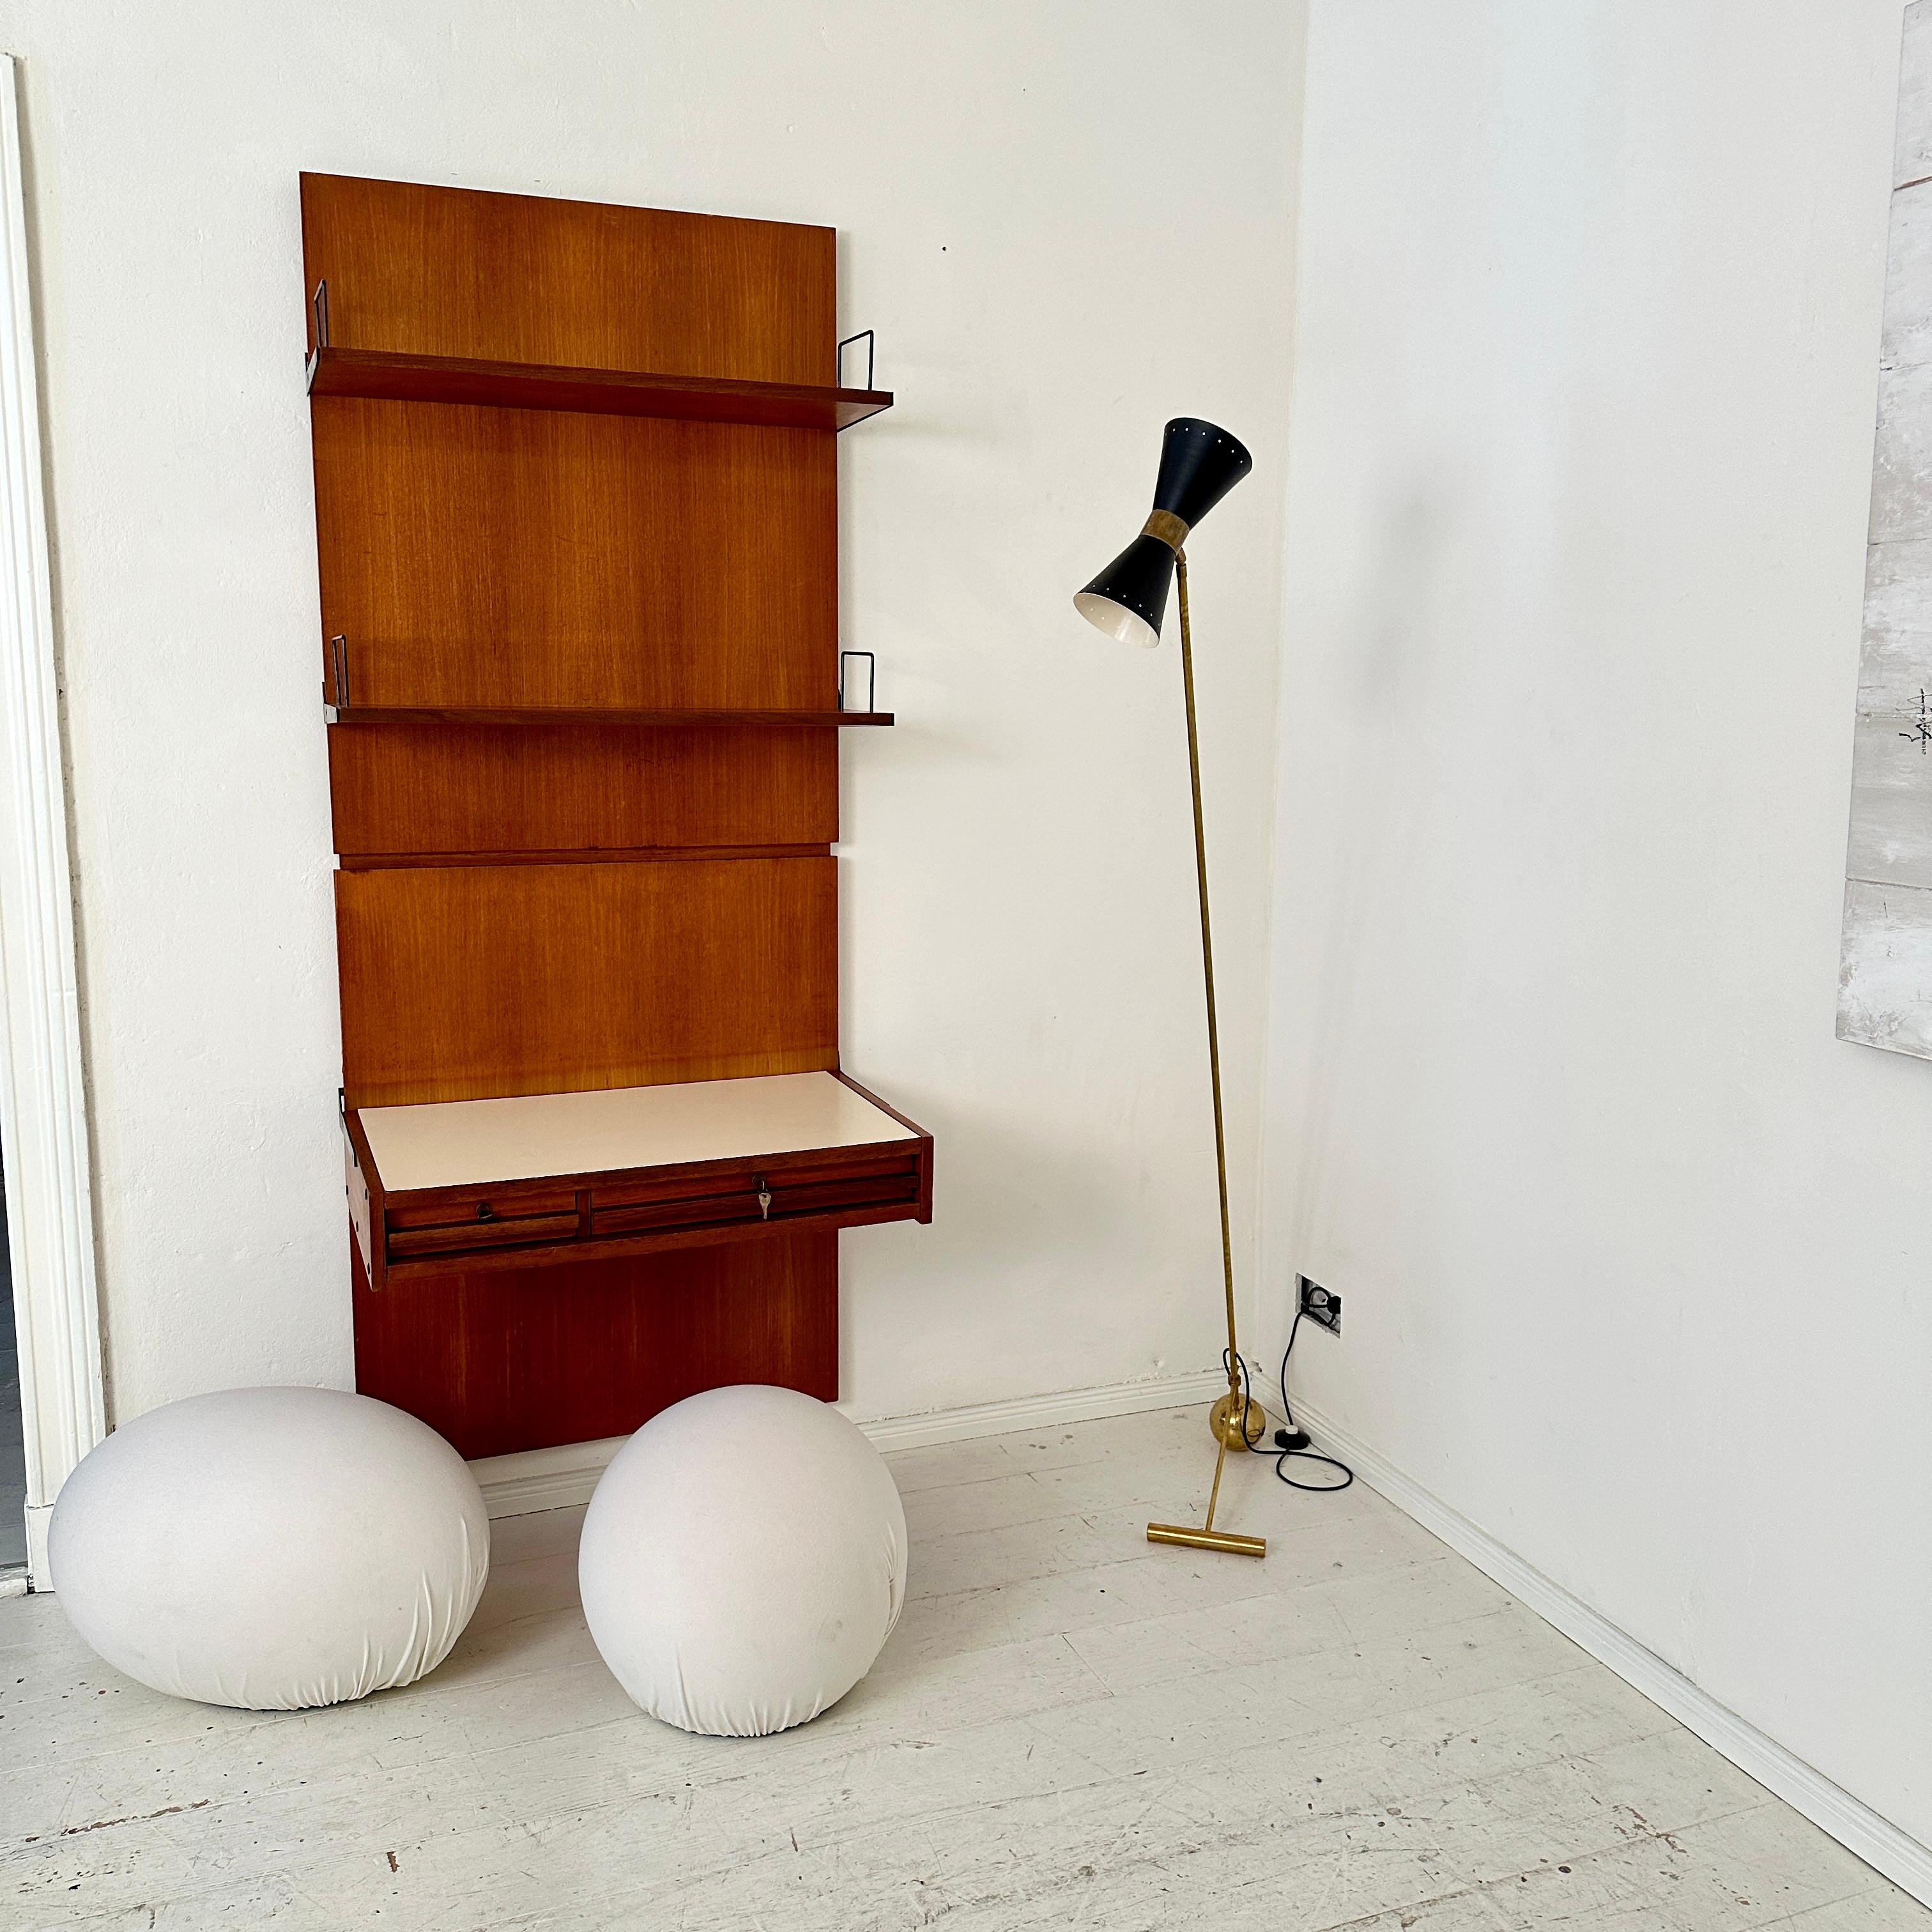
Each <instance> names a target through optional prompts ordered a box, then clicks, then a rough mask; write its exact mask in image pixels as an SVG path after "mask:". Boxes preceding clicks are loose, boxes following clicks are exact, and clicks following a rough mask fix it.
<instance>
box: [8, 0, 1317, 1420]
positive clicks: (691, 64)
mask: <svg viewBox="0 0 1932 1932" xmlns="http://www.w3.org/2000/svg"><path fill="white" fill-rule="evenodd" d="M1168 24H1169V10H1167V9H1165V8H1163V7H1160V6H1157V5H1153V4H1150V0H1135V4H1133V5H1118V4H1115V5H1100V4H1099V0H1093V4H1088V5H1076V4H1070V0H1061V3H1060V4H1056V5H1051V6H1040V5H1027V4H1020V0H1005V3H1004V4H996V5H979V6H974V7H970V8H969V7H953V8H947V9H926V8H916V7H902V6H898V5H889V4H885V0H878V4H851V5H813V6H795V7H794V6H782V5H772V4H769V0H764V4H751V0H726V4H715V0H707V4H702V5H700V4H697V0H689V4H685V5H676V6H670V5H643V6H635V5H622V4H619V0H576V4H572V5H567V6H537V5H523V6H518V5H510V4H504V0H496V4H489V5H476V4H457V0H401V4H398V0H381V4H375V3H374V0H365V4H362V5H342V4H316V5H305V6H296V5H282V6H275V7H261V6H256V5H245V4H234V5H217V4H212V3H211V0H199V3H198V4H177V5H169V6H166V7H130V6H110V5H86V4H82V5H76V4H74V0H5V4H0V44H4V46H6V47H7V48H10V49H13V50H14V51H16V52H18V53H20V55H23V56H24V58H25V75H26V126H27V138H28V160H29V167H30V181H29V192H30V202H31V209H32V214H33V219H34V266H35V269H36V272H37V277H38V283H39V301H40V315H41V321H42V326H43V362H44V381H45V390H44V393H45V397H46V421H47V430H48V433H49V440H50V450H51V454H50V468H51V472H52V475H51V482H52V496H51V510H52V520H53V526H54V536H55V544H56V547H57V550H58V566H57V567H58V582H57V594H58V625H59V632H60V638H61V643H62V649H63V652H64V655H65V676H66V702H67V728H68V744H69V750H70V753H71V765H72V774H71V781H72V789H73V804H74V845H75V855H76V860H77V878H78V891H79V914H80V941H81V946H82V962H81V963H82V972H83V996H84V1001H85V1039H86V1052H87V1057H88V1064H89V1074H90V1079H91V1093H92V1106H93V1109H94V1115H93V1119H94V1131H95V1139H96V1144H97V1163H98V1164H97V1168H96V1173H97V1178H98V1192H99V1208H100V1217H99V1218H100V1226H101V1263H102V1280H103V1293H104V1304H105V1316H106V1330H107V1353H108V1367H109V1371H110V1378H111V1388H112V1403H113V1412H114V1413H115V1415H117V1416H118V1417H119V1418H123V1419H124V1418H127V1417H128V1416H130V1415H133V1414H135V1413H137V1412H139V1411H141V1410H142V1409H146V1408H148V1407H149V1406H152V1405H154V1404H155V1403H160V1402H162V1401H164V1400H169V1399H170V1398H172V1397H178V1396H181V1395H184V1394H190V1393H192V1392H193V1391H199V1390H202V1389H205V1388H213V1387H218V1386H221V1385H229V1384H234V1383H243V1382H259V1381H315V1382H337V1383H346V1382H348V1381H349V1380H350V1377H351V1373H352V1369H351V1358H350V1308H349V1295H348V1288H347V1279H346V1268H347V1258H346V1257H347V1251H346V1247H345V1239H346V1238H345V1235H344V1204H343V1199H342V1192H341V1163H340V1158H339V1155H338V1151H337V1143H336V1132H335V1118H334V1115H335V1097H334V1096H335V1088H336V1085H337V1082H338V1039H337V1024H336V1017H335V965H334V959H333V950H332V926H331V919H330V911H329V904H330V901H329V829H328V816H327V786H326V775H325V771H324V763H323V728H322V722H321V718H320V709H319V699H318V681H319V675H320V673H319V671H318V668H317V664H318V658H317V649H316V633H317V607H316V589H315V564H314V521H313V513H312V508H311V490H310V479H309V454H308V427H307V410H306V406H305V403H304V401H303V397H302V385H301V381H300V372H299V362H300V352H301V349H302V322H303V299H304V290H303V287H302V271H301V257H300V250H299V238H298V229H297V207H296V174H297V171H298V170H299V169H302V168H305V167H307V168H313V169H328V170H337V171H341V172H352V173H367V174H374V175H393V176H398V177H403V178H410V179H418V180H427V181H449V182H452V183H457V184H463V185H466V186H471V187H485V188H497V189H510V190H526V191H537V192H541V193H556V194H562V195H574V196H584V197H587V198H591V199H609V200H616V201H635V202H646V203H651V204H655V205H667V206H671V207H688V208H701V209H706V210H712V211H718V212H723V213H731V214H753V215H761V216H767V217H775V218H779V219H786V220H803V221H814V222H823V223H835V224H836V225H837V226H838V228H839V229H840V230H841V273H842V278H843V297H842V305H841V313H842V317H843V320H844V325H845V326H846V327H847V329H856V328H859V327H862V326H868V325H869V326H874V327H876V328H877V330H878V332H879V335H880V359H879V368H878V376H879V380H880V383H882V384H883V385H885V386H889V387H892V388H893V389H896V390H897V392H898V395H899V398H900V402H899V407H898V409H897V410H895V412H894V413H892V415H891V416H889V417H886V418H885V419H882V420H881V421H880V422H877V423H875V424H873V425H868V427H866V428H864V429H862V430H860V431H856V432H855V433H854V434H853V436H852V437H850V438H849V439H848V440H847V455H846V458H845V485H846V491H847V494H846V526H845V527H846V533H847V534H846V541H845V556H844V566H845V583H844V594H845V613H846V616H845V630H846V633H847V642H848V643H850V644H851V645H853V646H862V647H866V648H870V649H874V650H876V651H877V652H878V653H879V656H880V700H881V702H882V703H884V704H886V705H888V706H893V707H895V708H896V709H897V710H898V713H899V715H900V717H901V720H902V722H901V724H900V726H899V727H898V729H897V730H895V732H893V733H889V734H887V733H853V734H852V736H851V739H850V740H849V741H848V742H847V780H846V799H845V811H846V823H847V835H848V841H849V844H848V847H847V850H848V854H849V863H848V864H847V866H846V867H845V868H844V905H845V923H846V978H845V986H844V1002H845V1005H844V1010H845V1014H846V1019H845V1037H844V1052H845V1059H846V1064H847V1065H848V1067H850V1068H851V1069H852V1070H853V1071H854V1072H855V1073H856V1074H857V1075H858V1076H859V1077H861V1078H862V1079H866V1080H868V1081H870V1082H876V1083H877V1085H878V1086H879V1087H880V1088H881V1089H882V1090H883V1091H884V1092H886V1094H889V1095H890V1096H892V1097H893V1098H894V1099H895V1100H897V1101H898V1102H899V1103H901V1104H902V1105H903V1106H904V1107H905V1108H906V1109H907V1110H908V1111H910V1112H912V1113H913V1115H915V1116H916V1118H919V1119H920V1120H922V1121H924V1122H926V1123H927V1124H929V1125H930V1126H931V1127H932V1128H933V1129H934V1130H935V1132H936V1133H937V1136H938V1175H939V1186H938V1219H937V1221H936V1223H935V1225H934V1226H932V1228H930V1229H910V1228H901V1229H880V1230H870V1231H864V1232H859V1233H856V1234H853V1235H847V1236H846V1237H845V1238H844V1251H845V1257H846V1271H847V1272H846V1281H847V1311H846V1341H845V1369H844V1382H845V1392H846V1394H847V1396H848V1397H850V1398H852V1400H853V1404H854V1406H855V1407H856V1409H858V1410H859V1412H861V1413H865V1414H874V1415H876V1414H880V1413H899V1412H908V1411H916V1410H919V1409H925V1408H929V1407H933V1406H943V1405H949V1404H952V1403H962V1402H970V1401H977V1400H989V1399H992V1398H996V1397H1005V1396H1010V1395H1016V1394H1025V1393H1029V1392H1032V1391H1039V1390H1042V1389H1058V1388H1067V1387H1069V1386H1078V1385H1085V1384H1092V1383H1103V1382H1118V1381H1124V1380H1128V1379H1136V1378H1145V1377H1148V1376H1154V1375H1156V1374H1158V1373H1178V1372H1180V1371H1181V1370H1193V1369H1199V1368H1201V1367H1205V1366H1207V1365H1208V1364H1211V1362H1212V1361H1214V1358H1215V1355H1216V1352H1217V1346H1218V1344H1217V1332H1216V1330H1217V1325H1216V1319H1215V1312H1214V1311H1215V1299H1214V1296H1215V1290H1216V1284H1217V1271H1218V1265H1217V1259H1216V1250H1215V1244H1214V1208H1213V1195H1212V1185H1213V1181H1212V1176H1213V1167H1212V1159H1211V1141H1210V1139H1209V1138H1208V1115H1207V1112H1206V1102H1205V1087H1204V1085H1203V1083H1202V1071H1201V1062H1200V1050H1201V1049H1200V1046H1199V1040H1200V1033H1199V1028H1200V1020H1199V990H1198V978H1197V968H1196V965H1195V961H1194V953H1193V947H1194V945H1195V943H1196V942H1195V929H1194V925H1193V910H1192V900H1191V894H1192V889H1193V887H1192V878H1191V870H1190V867H1191V859H1190V847H1189V842H1188V833H1187V827H1186V817H1185V814H1186V810H1187V787H1186V780H1185V764H1184V745H1183V739H1182V737H1181V724H1180V712H1179V709H1178V687H1177V684H1176V677H1177V674H1178V665H1177V663H1176V659H1175V654H1174V653H1173V652H1171V651H1169V652H1162V653H1160V654H1158V655H1155V656H1152V657H1148V656H1145V655H1141V654H1139V653H1123V652H1120V651H1119V650H1118V648H1110V647H1109V646H1106V644H1105V643H1103V640H1100V637H1098V635H1097V634H1096V633H1094V632H1092V631H1089V630H1088V628H1087V627H1086V626H1085V625H1082V623H1081V622H1079V619H1076V617H1075V616H1073V613H1072V610H1071V608H1070V598H1071V595H1072V593H1073V591H1074V589H1076V588H1077V586H1079V584H1080V583H1082V582H1083V581H1085V579H1086V577H1088V575H1089V574H1091V573H1092V572H1093V571H1094V570H1095V569H1097V568H1098V567H1099V565H1100V564H1102V563H1103V562H1105V561H1106V559H1108V558H1109V556H1112V554H1113V553H1114V552H1115V550H1117V549H1118V548H1119V547H1121V545H1122V544H1124V543H1125V542H1126V541H1127V538H1129V537H1130V536H1131V535H1133V533H1134V532H1135V531H1136V529H1138V528H1139V523H1140V520H1141V518H1142V516H1143V514H1145V509H1146V505H1147V502H1148V497H1149V495H1150V493H1151V487H1152V480H1153V466H1154V462H1155V460H1156V458H1157V454H1158V450H1159V444H1160V424H1161V422H1162V421H1163V419H1164V418H1165V417H1166V416H1168V415H1169V414H1171V413H1175V412H1177V411H1181V410H1191V411H1198V412H1201V413H1206V414H1209V415H1212V416H1217V417H1218V418H1220V419H1222V420H1223V421H1225V422H1226V423H1227V424H1228V425H1229V427H1230V428H1233V429H1235V430H1236V431H1238V432H1239V433H1240V434H1243V435H1244V436H1246V437H1249V438H1250V440H1251V441H1252V443H1253V446H1254V447H1255V449H1256V452H1257V455H1258V456H1259V459H1260V461H1259V467H1258V470H1257V473H1256V478H1255V479H1254V480H1253V481H1252V482H1250V484H1248V486H1247V487H1246V488H1245V489H1244V490H1242V491H1241V492H1240V493H1238V495H1237V496H1235V498H1233V499H1231V500H1230V502H1229V503H1228V505H1226V507H1225V508H1223V509H1222V510H1221V511H1218V512H1217V515H1216V517H1215V520H1214V523H1213V525H1212V526H1211V529H1210V531H1209V532H1207V533H1205V534H1204V536H1203V538H1202V541H1201V543H1200V544H1199V546H1198V551H1199V554H1198V559H1197V560H1198V564H1199V572H1198V574H1199V583H1200V589H1201V594H1200V600H1199V601H1200V603H1201V606H1202V610H1201V620H1202V631H1203V632H1204V640H1203V649H1204V653H1205V657H1206V660H1207V664H1206V667H1205V670H1204V677H1205V685H1206V689H1205V706H1206V717H1205V724H1204V729H1205V733H1206V735H1207V738H1208V751H1209V754H1210V756H1211V759H1212V760H1213V765H1214V770H1213V775H1212V777H1211V793H1212V796H1211V806H1212V808H1213V810H1214V813H1215V814H1216V823H1217V853H1218V855H1219V857H1218V862H1217V878H1218V879H1219V880H1220V881H1221V883H1222V886H1223V896H1222V906H1221V910H1222V914H1223V931H1224V933H1225V935H1226V938H1225V951H1226V958H1227V961H1228V965H1227V968H1226V988H1225V994H1224V997H1225V999H1226V1011H1227V1016H1228V1019H1227V1025H1228V1030H1229V1035H1230V1040H1231V1059H1232V1062H1233V1063H1234V1065H1235V1068H1236V1070H1237V1071H1236V1072H1235V1077H1234V1079H1233V1088H1232V1104H1233V1109H1234V1115H1235V1127H1236V1131H1237V1135H1238V1145H1239V1148H1240V1149H1241V1166H1242V1169H1243V1172H1244V1176H1246V1177H1247V1178H1250V1179H1251V1178H1252V1167H1253V1148H1254V1133H1255V1121H1256V1097H1257V1091H1258V1087H1259V1062H1260V1051H1259V1043H1260V1036H1261V1024H1260V1014H1261V1011H1262V998H1263V980H1264V975H1263V971H1262V950H1263V947H1264V941H1265V928H1266V898H1267V892H1266V886H1265V865H1266V852H1267V847H1268V839H1269V837H1270V830H1271V828H1270V823H1269V801H1270V799H1271V796H1272V787H1273V777H1272V759H1273V746H1272V724H1271V721H1272V717H1273V714H1274V658H1275V646H1276V640H1277V637H1278V634H1279V621H1278V613H1277V574H1278V572H1277V559H1278V556H1279V551H1280V541H1279V528H1280V500H1281V487H1282V477H1283V463H1282V452H1283V440H1284V416H1285V404H1286V382H1287V368H1286V352H1285V347H1284V345H1285V343H1286V337H1287V333H1288V330H1289V322H1290V318H1289V263H1290V257H1291V253H1292V235H1291V233H1290V224H1289V210H1290V206H1291V202H1292V181H1291V161H1292V154H1293V152H1294V148H1295V103H1296V101H1297V98H1298V92H1299V75H1298V65H1297V62H1298V39H1297V34H1298V12H1297V10H1295V9H1292V8H1282V7H1277V6H1274V5H1267V4H1263V3H1262V0H1243V4H1238V5H1234V6H1232V7H1224V8H1223V9H1221V10H1219V12H1218V13H1217V18H1216V20H1214V23H1212V24H1211V26H1205V27H1203V28H1202V29H1201V30H1199V31H1193V32H1190V33H1189V34H1183V35H1176V34H1172V33H1171V32H1169V31H1166V29H1167V26H1168ZM1154 49H1159V54H1160V58H1158V59H1155V58H1150V55H1151V52H1152V51H1153V50H1154ZM1177 155H1178V156H1181V157H1184V165H1177V164H1176V160H1175V157H1176V156H1177ZM1244 1216H1245V1218H1247V1219H1248V1220H1251V1219H1252V1199H1251V1198H1250V1200H1249V1201H1248V1202H1247V1203H1246V1204H1244Z"/></svg>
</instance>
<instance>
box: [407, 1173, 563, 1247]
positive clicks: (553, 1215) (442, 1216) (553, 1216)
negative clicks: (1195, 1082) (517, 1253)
mask: <svg viewBox="0 0 1932 1932" xmlns="http://www.w3.org/2000/svg"><path fill="white" fill-rule="evenodd" d="M386 1210H387V1211H386V1214H385V1215H384V1217H383V1218H384V1220H385V1223H386V1226H387V1231H388V1235H389V1253H391V1254H392V1256H395V1257H396V1258H397V1259H401V1258H402V1257H403V1256H406V1255H440V1254H448V1253H452V1252H455V1251H460V1250H463V1249H469V1248H502V1247H517V1246H519V1245H521V1244H526V1243H529V1242H535V1241H571V1240H574V1238H575V1237H576V1234H577V1196H576V1195H575V1194H574V1193H573V1192H572V1191H571V1190H570V1189H568V1188H567V1187H564V1188H544V1189H537V1190H530V1189H529V1188H520V1187H510V1188H507V1189H505V1188H499V1189H496V1190H493V1191H492V1192H487V1193H483V1192H479V1193H475V1194H473V1195H464V1196H458V1197H446V1198H444V1199H439V1200H435V1201H425V1202H404V1201H398V1200H396V1199H394V1198H392V1199H390V1200H389V1202H387V1203H386Z"/></svg>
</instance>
